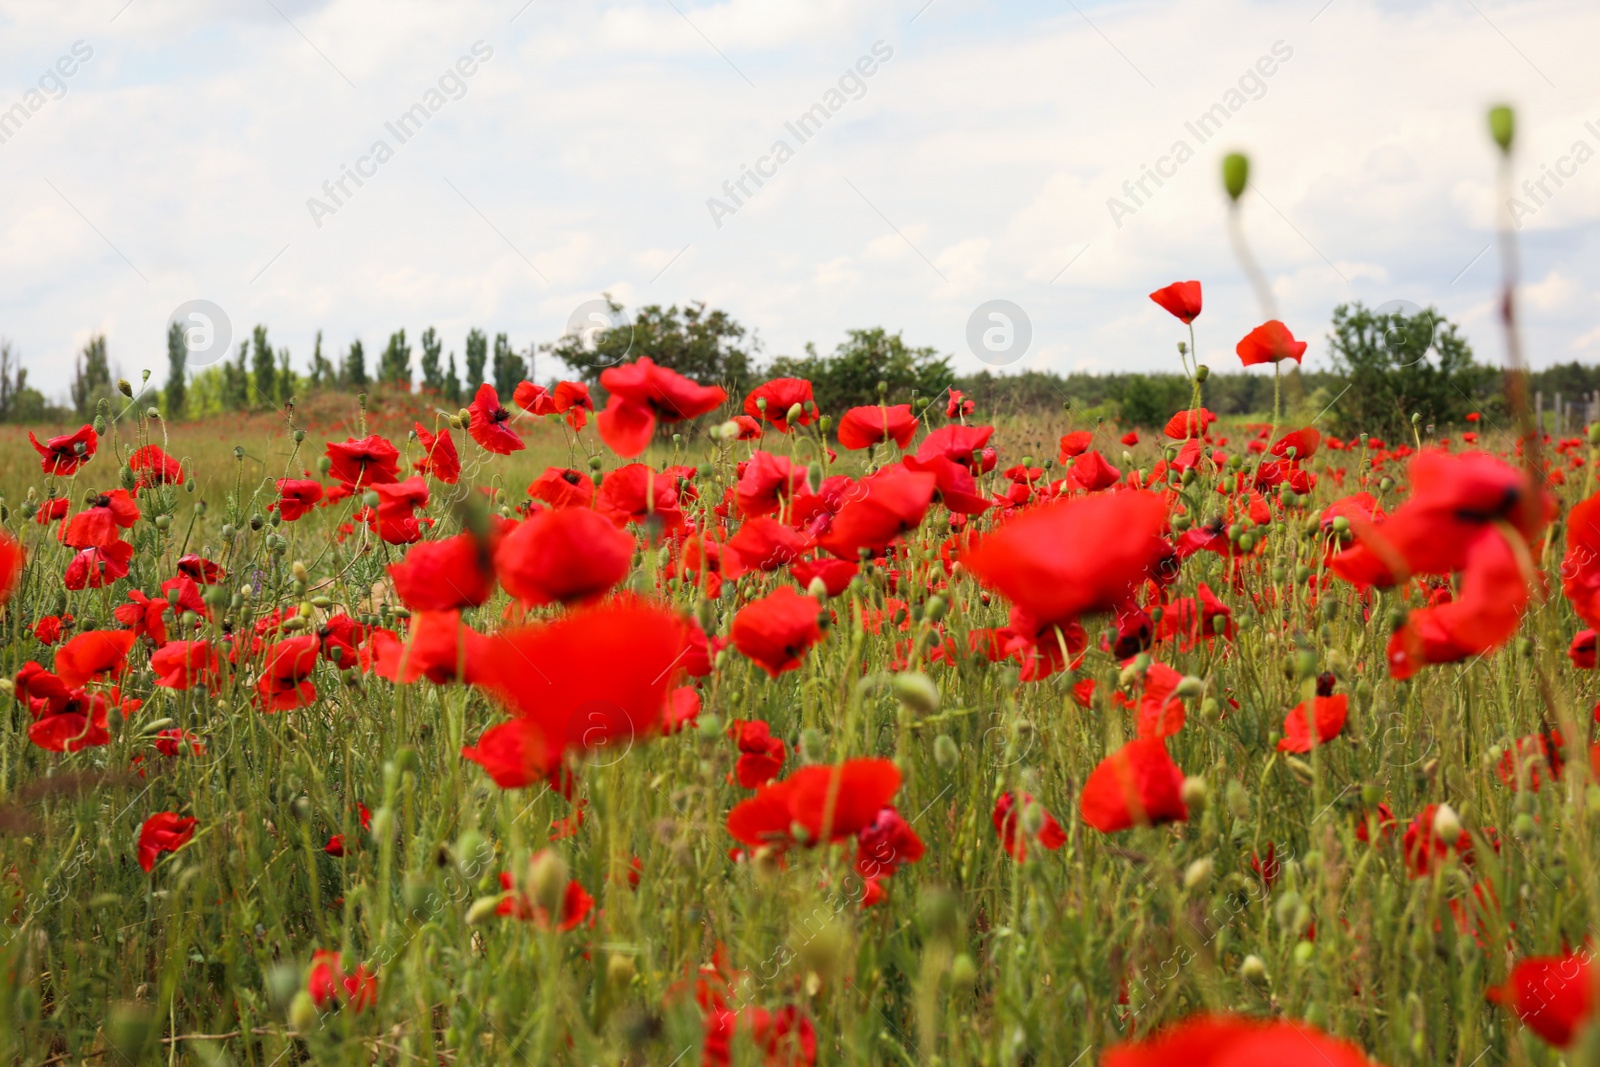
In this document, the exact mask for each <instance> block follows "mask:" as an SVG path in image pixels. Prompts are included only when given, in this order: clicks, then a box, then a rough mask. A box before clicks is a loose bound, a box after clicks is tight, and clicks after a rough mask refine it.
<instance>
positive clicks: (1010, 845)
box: [990, 793, 1067, 863]
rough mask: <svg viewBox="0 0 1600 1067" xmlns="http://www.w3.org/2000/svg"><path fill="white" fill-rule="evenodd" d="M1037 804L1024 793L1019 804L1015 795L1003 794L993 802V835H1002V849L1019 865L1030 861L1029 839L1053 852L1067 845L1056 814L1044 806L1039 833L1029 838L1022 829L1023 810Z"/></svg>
mask: <svg viewBox="0 0 1600 1067" xmlns="http://www.w3.org/2000/svg"><path fill="white" fill-rule="evenodd" d="M1034 803H1035V801H1034V799H1033V794H1031V793H1024V794H1022V802H1021V803H1020V804H1019V803H1018V802H1017V795H1016V794H1015V793H1001V794H1000V796H999V797H998V798H997V799H996V800H995V802H994V812H993V814H992V815H991V816H990V821H992V822H993V823H994V832H995V833H997V834H999V835H1000V847H1001V848H1003V849H1005V850H1006V855H1008V856H1010V857H1011V858H1012V859H1014V860H1016V861H1017V862H1018V863H1021V862H1022V861H1023V860H1025V859H1027V858H1028V840H1029V838H1031V839H1032V840H1033V841H1034V842H1035V843H1037V844H1038V845H1039V846H1040V847H1042V848H1046V849H1049V850H1050V851H1051V852H1054V851H1056V850H1057V849H1059V848H1060V847H1061V846H1062V845H1064V844H1066V843H1067V832H1066V831H1065V830H1063V829H1062V828H1061V824H1060V823H1058V822H1056V820H1055V817H1054V816H1053V815H1051V814H1050V813H1049V812H1048V811H1045V810H1044V806H1043V805H1039V813H1040V821H1039V832H1038V833H1036V834H1031V835H1030V834H1028V833H1027V831H1026V830H1023V829H1022V826H1021V823H1020V816H1021V814H1022V810H1023V809H1025V808H1027V807H1028V806H1029V805H1032V804H1034ZM1019 831H1020V832H1019Z"/></svg>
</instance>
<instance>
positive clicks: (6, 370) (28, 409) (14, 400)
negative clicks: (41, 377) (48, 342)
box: [0, 340, 54, 422]
mask: <svg viewBox="0 0 1600 1067" xmlns="http://www.w3.org/2000/svg"><path fill="white" fill-rule="evenodd" d="M53 417H54V409H53V408H51V406H50V404H49V403H48V402H46V400H45V398H44V394H43V393H41V392H39V390H37V389H35V388H33V387H32V386H30V385H29V384H28V370H27V368H26V367H24V366H23V365H22V357H21V356H20V355H19V354H17V352H15V351H14V350H13V349H12V347H11V342H10V341H4V340H0V421H4V422H45V421H47V420H48V419H50V418H53Z"/></svg>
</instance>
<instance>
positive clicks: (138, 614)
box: [111, 589, 172, 648]
mask: <svg viewBox="0 0 1600 1067" xmlns="http://www.w3.org/2000/svg"><path fill="white" fill-rule="evenodd" d="M128 599H129V600H131V601H132V603H130V604H119V605H117V606H116V607H115V608H113V609H112V610H111V617H112V618H114V619H116V620H117V621H118V622H120V623H122V625H124V626H126V627H128V629H130V630H132V631H133V635H134V637H135V638H138V637H143V636H145V635H147V634H148V635H149V637H150V640H151V641H153V642H154V643H155V645H156V647H157V648H159V647H161V646H162V645H164V644H166V643H167V624H166V620H165V619H164V618H163V616H164V615H165V614H166V613H167V610H168V609H169V608H170V607H171V606H172V605H171V604H169V603H168V602H167V600H166V599H165V598H163V597H157V598H155V599H154V600H152V599H151V598H150V597H147V596H145V595H144V593H143V592H142V591H140V590H138V589H130V590H128Z"/></svg>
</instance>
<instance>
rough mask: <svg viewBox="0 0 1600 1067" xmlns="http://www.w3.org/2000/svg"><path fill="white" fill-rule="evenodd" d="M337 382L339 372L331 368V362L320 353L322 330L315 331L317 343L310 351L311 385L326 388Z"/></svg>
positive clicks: (315, 387)
mask: <svg viewBox="0 0 1600 1067" xmlns="http://www.w3.org/2000/svg"><path fill="white" fill-rule="evenodd" d="M338 383H339V374H338V372H337V371H335V370H334V369H333V363H332V362H330V361H329V359H328V357H327V356H325V355H323V354H322V331H321V330H318V331H317V345H316V348H314V349H312V351H311V387H312V388H313V389H322V388H327V387H328V386H331V385H337V384H338Z"/></svg>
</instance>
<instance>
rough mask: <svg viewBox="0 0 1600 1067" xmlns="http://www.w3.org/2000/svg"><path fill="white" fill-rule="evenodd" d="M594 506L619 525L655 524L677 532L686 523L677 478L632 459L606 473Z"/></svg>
mask: <svg viewBox="0 0 1600 1067" xmlns="http://www.w3.org/2000/svg"><path fill="white" fill-rule="evenodd" d="M594 508H595V510H596V511H598V512H599V513H600V514H602V515H604V516H605V517H606V518H608V519H610V520H611V521H612V522H614V523H616V524H617V525H618V526H626V525H627V524H628V523H630V522H635V523H638V524H639V525H641V526H645V527H649V526H651V525H652V524H654V525H656V526H657V527H658V529H659V530H660V532H662V533H675V532H677V531H678V530H681V529H683V526H684V521H683V509H682V508H681V507H680V506H679V503H678V486H677V481H676V479H674V478H670V477H668V476H667V475H665V474H658V473H656V472H655V471H653V470H651V469H650V468H649V467H647V466H646V465H644V464H643V463H630V464H628V465H627V466H625V467H618V468H617V469H616V470H614V471H612V472H611V473H610V474H608V475H606V476H605V480H604V481H602V482H601V483H600V492H599V493H598V494H597V495H596V496H595V502H594Z"/></svg>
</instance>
